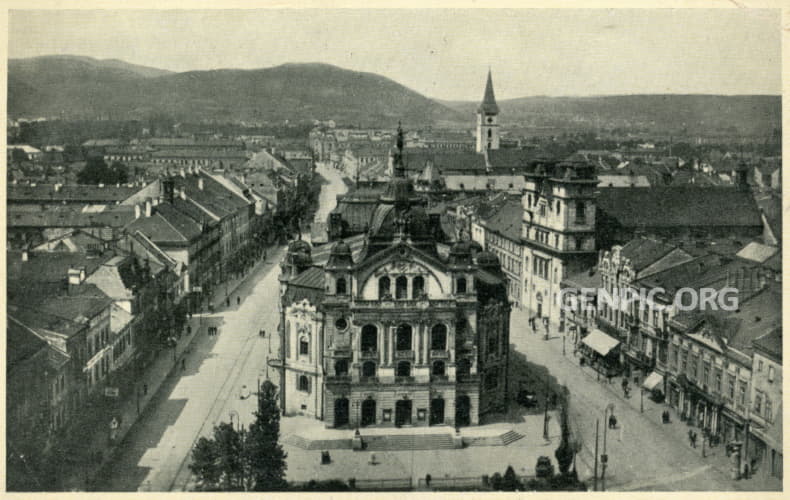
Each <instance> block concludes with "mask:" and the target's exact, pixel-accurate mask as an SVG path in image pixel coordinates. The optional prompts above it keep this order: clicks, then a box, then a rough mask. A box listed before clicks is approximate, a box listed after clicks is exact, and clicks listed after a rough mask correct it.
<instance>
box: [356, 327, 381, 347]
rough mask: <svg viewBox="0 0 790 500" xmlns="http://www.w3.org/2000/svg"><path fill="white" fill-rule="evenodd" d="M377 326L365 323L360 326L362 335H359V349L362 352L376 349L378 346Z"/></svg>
mask: <svg viewBox="0 0 790 500" xmlns="http://www.w3.org/2000/svg"><path fill="white" fill-rule="evenodd" d="M378 333H379V332H378V328H376V327H375V326H374V325H365V326H363V327H362V335H361V336H360V337H361V338H360V349H361V350H362V352H371V351H376V347H377V346H378Z"/></svg>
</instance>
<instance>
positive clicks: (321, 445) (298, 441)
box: [283, 434, 351, 450]
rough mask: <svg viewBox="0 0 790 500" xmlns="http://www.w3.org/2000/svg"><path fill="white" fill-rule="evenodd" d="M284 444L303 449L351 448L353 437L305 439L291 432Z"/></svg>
mask: <svg viewBox="0 0 790 500" xmlns="http://www.w3.org/2000/svg"><path fill="white" fill-rule="evenodd" d="M283 443H284V444H288V445H291V446H296V447H297V448H302V449H303V450H350V449H351V439H305V438H304V437H302V436H300V435H298V434H291V435H290V436H287V437H286V438H285V439H283Z"/></svg>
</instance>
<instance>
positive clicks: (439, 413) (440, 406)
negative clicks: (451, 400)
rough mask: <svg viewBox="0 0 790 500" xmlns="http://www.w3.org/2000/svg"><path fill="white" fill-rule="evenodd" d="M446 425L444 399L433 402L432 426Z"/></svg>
mask: <svg viewBox="0 0 790 500" xmlns="http://www.w3.org/2000/svg"><path fill="white" fill-rule="evenodd" d="M443 423H444V399H441V398H437V399H432V400H431V425H439V424H443Z"/></svg>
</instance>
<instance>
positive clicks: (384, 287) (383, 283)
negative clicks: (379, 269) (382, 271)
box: [379, 276, 391, 299]
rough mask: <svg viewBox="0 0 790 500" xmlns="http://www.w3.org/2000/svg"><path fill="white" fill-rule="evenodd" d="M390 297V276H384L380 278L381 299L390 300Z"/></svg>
mask: <svg viewBox="0 0 790 500" xmlns="http://www.w3.org/2000/svg"><path fill="white" fill-rule="evenodd" d="M390 295H391V292H390V279H389V277H388V276H382V277H381V278H379V298H380V299H384V298H389V297H390Z"/></svg>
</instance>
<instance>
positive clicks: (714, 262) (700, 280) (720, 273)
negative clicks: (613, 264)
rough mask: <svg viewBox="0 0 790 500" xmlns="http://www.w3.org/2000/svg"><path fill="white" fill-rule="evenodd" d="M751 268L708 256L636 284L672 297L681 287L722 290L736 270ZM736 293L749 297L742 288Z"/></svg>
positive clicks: (748, 293) (723, 258) (744, 264)
mask: <svg viewBox="0 0 790 500" xmlns="http://www.w3.org/2000/svg"><path fill="white" fill-rule="evenodd" d="M755 267H756V264H754V263H753V262H748V261H743V260H740V259H738V260H733V259H730V258H727V257H722V256H721V255H717V254H713V253H711V254H708V255H703V256H702V257H697V258H696V259H693V260H690V261H688V262H684V263H682V264H678V265H676V266H673V267H670V268H669V269H666V270H663V271H660V272H658V273H656V274H653V275H651V276H649V277H647V278H644V279H642V280H640V281H639V282H640V283H641V284H642V285H644V286H647V287H653V286H655V287H661V288H663V289H664V290H666V291H667V293H670V294H674V293H675V292H676V291H677V290H679V289H681V288H684V287H691V288H695V287H706V286H709V287H712V288H715V287H717V286H719V287H724V286H726V285H727V280H728V278H729V280H730V283H731V284H732V283H733V282H734V279H735V277H736V276H737V273H738V271H739V270H740V269H744V270H749V269H754V268H755ZM740 292H741V293H742V294H743V295H745V296H748V295H750V294H751V293H753V291H750V290H747V289H746V287H745V286H744V289H743V290H740ZM741 300H744V297H741Z"/></svg>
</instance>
